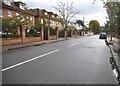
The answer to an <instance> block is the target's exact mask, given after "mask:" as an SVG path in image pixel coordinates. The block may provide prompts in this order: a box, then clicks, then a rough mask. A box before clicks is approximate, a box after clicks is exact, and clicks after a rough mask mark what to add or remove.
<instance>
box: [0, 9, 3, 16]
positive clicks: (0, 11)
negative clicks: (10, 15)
mask: <svg viewBox="0 0 120 86" xmlns="http://www.w3.org/2000/svg"><path fill="white" fill-rule="evenodd" d="M2 16H3V14H2V9H0V17H2Z"/></svg>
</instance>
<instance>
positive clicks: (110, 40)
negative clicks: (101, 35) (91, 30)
mask: <svg viewBox="0 0 120 86" xmlns="http://www.w3.org/2000/svg"><path fill="white" fill-rule="evenodd" d="M110 41H112V32H111V34H110Z"/></svg>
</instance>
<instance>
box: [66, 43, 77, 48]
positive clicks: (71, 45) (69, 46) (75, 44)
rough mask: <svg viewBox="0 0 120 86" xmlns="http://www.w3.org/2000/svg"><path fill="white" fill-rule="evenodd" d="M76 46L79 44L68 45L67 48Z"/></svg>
mask: <svg viewBox="0 0 120 86" xmlns="http://www.w3.org/2000/svg"><path fill="white" fill-rule="evenodd" d="M77 44H79V43H75V44H72V45H69V46H68V47H73V46H75V45H77Z"/></svg>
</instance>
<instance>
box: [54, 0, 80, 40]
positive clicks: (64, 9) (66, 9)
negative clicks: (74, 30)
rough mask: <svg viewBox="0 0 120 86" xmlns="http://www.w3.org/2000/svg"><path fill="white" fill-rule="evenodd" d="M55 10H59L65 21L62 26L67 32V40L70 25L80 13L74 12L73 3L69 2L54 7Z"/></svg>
mask: <svg viewBox="0 0 120 86" xmlns="http://www.w3.org/2000/svg"><path fill="white" fill-rule="evenodd" d="M53 8H54V9H55V10H57V11H58V12H59V14H60V17H61V18H62V19H63V22H62V26H63V29H64V30H65V39H67V26H68V23H69V22H70V21H71V19H72V18H73V17H74V16H75V15H76V14H77V13H79V12H74V11H73V8H74V7H73V2H72V3H71V4H69V3H68V2H66V3H64V2H60V4H59V5H58V6H57V7H55V6H53Z"/></svg>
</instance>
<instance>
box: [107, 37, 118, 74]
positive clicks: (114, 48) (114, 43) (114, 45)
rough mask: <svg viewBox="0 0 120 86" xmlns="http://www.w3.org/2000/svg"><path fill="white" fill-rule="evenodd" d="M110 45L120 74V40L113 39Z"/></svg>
mask: <svg viewBox="0 0 120 86" xmlns="http://www.w3.org/2000/svg"><path fill="white" fill-rule="evenodd" d="M109 43H111V44H112V45H110V48H111V49H112V53H113V56H114V58H115V60H116V64H117V67H118V69H119V72H120V39H118V38H115V37H113V39H112V41H109Z"/></svg>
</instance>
